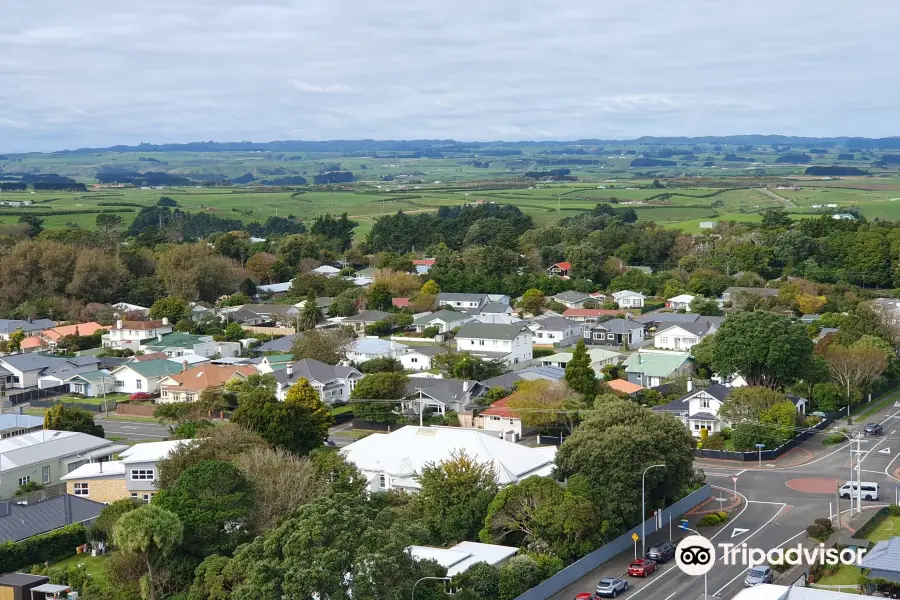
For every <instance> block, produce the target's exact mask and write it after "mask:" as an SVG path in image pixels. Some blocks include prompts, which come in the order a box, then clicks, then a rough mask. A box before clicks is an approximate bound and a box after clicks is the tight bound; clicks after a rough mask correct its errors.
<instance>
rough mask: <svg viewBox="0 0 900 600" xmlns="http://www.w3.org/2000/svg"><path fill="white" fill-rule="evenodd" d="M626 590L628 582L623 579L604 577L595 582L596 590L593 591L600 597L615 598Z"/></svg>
mask: <svg viewBox="0 0 900 600" xmlns="http://www.w3.org/2000/svg"><path fill="white" fill-rule="evenodd" d="M627 591H628V582H627V581H625V580H624V579H614V578H612V577H605V578H603V579H601V580H600V583H598V584H597V590H596V591H595V592H594V593H595V594H596V595H598V596H600V597H601V598H615V597H616V596H618V595H619V594H621V593H622V592H627Z"/></svg>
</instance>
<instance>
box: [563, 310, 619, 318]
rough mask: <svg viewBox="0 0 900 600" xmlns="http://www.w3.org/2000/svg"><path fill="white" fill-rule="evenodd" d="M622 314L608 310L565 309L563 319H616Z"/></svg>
mask: <svg viewBox="0 0 900 600" xmlns="http://www.w3.org/2000/svg"><path fill="white" fill-rule="evenodd" d="M623 314H625V313H624V312H623V311H621V310H618V309H616V310H613V309H609V308H567V309H566V310H564V311H563V316H564V317H606V316H610V317H618V316H621V315H623Z"/></svg>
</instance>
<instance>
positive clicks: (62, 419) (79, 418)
mask: <svg viewBox="0 0 900 600" xmlns="http://www.w3.org/2000/svg"><path fill="white" fill-rule="evenodd" d="M44 429H52V430H55V431H77V432H79V433H86V434H88V435H93V436H96V437H99V438H102V437H103V427H102V426H100V425H97V424H96V423H94V415H92V414H91V413H90V412H88V411H86V410H85V409H83V408H79V407H77V406H66V405H65V404H63V403H62V402H60V403H59V404H57V405H56V406H54V407H53V408H49V409H47V411H46V412H45V413H44Z"/></svg>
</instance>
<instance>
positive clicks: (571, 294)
mask: <svg viewBox="0 0 900 600" xmlns="http://www.w3.org/2000/svg"><path fill="white" fill-rule="evenodd" d="M550 299H551V300H555V301H556V302H559V303H560V304H562V305H563V306H565V307H566V308H581V307H582V306H583V305H584V303H585V302H587V301H588V300H593V298H591V297H590V296H589V295H587V294H582V293H581V292H575V291H571V290H570V291H567V292H560V293H559V294H556V295H555V296H550Z"/></svg>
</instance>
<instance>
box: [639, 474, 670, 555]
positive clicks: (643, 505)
mask: <svg viewBox="0 0 900 600" xmlns="http://www.w3.org/2000/svg"><path fill="white" fill-rule="evenodd" d="M665 466H666V465H650V466H649V467H647V468H646V469H644V472H643V473H642V474H641V556H644V555H645V554H646V550H647V541H646V539H645V536H644V524H645V523H646V522H647V491H646V480H645V477H646V476H647V471H649V470H650V469H656V468H660V467H665Z"/></svg>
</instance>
